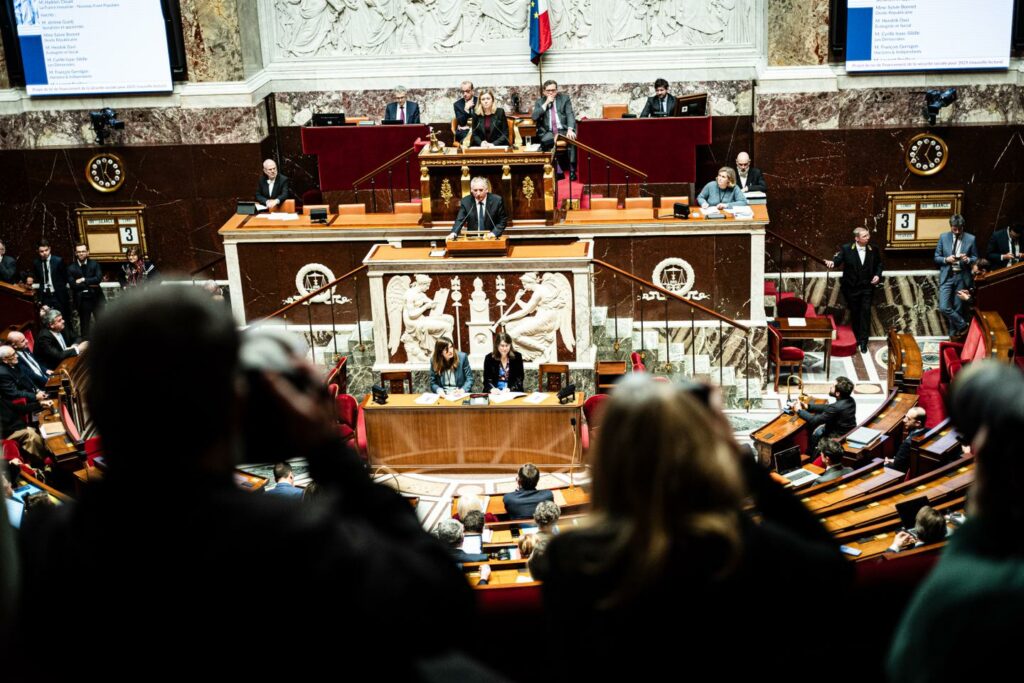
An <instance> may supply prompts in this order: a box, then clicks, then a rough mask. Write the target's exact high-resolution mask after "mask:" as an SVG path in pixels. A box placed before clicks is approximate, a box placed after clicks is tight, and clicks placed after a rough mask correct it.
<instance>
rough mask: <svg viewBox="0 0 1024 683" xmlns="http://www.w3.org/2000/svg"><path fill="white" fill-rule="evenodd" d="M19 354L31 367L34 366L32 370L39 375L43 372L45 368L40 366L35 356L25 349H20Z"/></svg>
mask: <svg viewBox="0 0 1024 683" xmlns="http://www.w3.org/2000/svg"><path fill="white" fill-rule="evenodd" d="M18 356H20V357H21V360H23V361H24V362H25V363H26V364H27V365H28V366H29V367H30V368H32V371H33V372H35V373H36V374H37V375H42V374H43V369H42V368H41V367H39V363H37V362H36V359H35V358H33V357H32V356H30V355H29V354H27V353H25V352H24V351H18Z"/></svg>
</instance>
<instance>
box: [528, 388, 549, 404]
mask: <svg viewBox="0 0 1024 683" xmlns="http://www.w3.org/2000/svg"><path fill="white" fill-rule="evenodd" d="M546 400H548V394H546V393H544V392H543V391H535V392H533V393H532V394H530V395H529V396H527V397H526V398H525V399H523V401H524V402H526V403H543V402H544V401H546Z"/></svg>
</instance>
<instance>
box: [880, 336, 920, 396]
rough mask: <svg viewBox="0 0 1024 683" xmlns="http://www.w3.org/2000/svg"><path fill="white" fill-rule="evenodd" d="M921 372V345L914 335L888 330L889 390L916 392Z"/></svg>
mask: <svg viewBox="0 0 1024 683" xmlns="http://www.w3.org/2000/svg"><path fill="white" fill-rule="evenodd" d="M923 374H924V363H923V361H922V360H921V347H920V346H918V345H917V340H916V339H914V336H913V335H911V334H904V333H898V332H896V330H894V329H893V330H889V364H888V376H889V391H895V390H896V389H899V390H900V391H903V392H908V393H912V394H916V393H917V387H918V386H920V384H921V376H922V375H923Z"/></svg>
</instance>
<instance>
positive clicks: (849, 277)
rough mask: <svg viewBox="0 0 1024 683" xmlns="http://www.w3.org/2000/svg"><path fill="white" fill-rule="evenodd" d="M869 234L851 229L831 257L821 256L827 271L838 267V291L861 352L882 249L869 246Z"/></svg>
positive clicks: (868, 332) (865, 344) (879, 275)
mask: <svg viewBox="0 0 1024 683" xmlns="http://www.w3.org/2000/svg"><path fill="white" fill-rule="evenodd" d="M870 241H871V233H870V232H869V231H868V230H867V229H865V228H854V230H853V241H852V242H850V243H849V244H844V245H843V246H842V247H840V248H839V251H837V252H836V254H835V256H833V257H832V258H831V259H825V267H826V268H828V269H829V270H832V269H834V268H838V267H840V266H842V268H843V277H842V279H840V280H839V291H840V292H841V293H842V295H843V299H845V300H846V308H847V309H849V311H850V326H851V327H852V328H853V334H854V336H855V337H856V338H857V344H858V346H859V347H860V352H861V353H867V350H868V337H869V336H871V300H872V299H873V298H874V296H875V287H876V286H877V285H878V283H879V282H881V280H882V268H883V266H882V252H881V250H880V249H876V248H875V247H872V246H871V245H870V244H868V242H870Z"/></svg>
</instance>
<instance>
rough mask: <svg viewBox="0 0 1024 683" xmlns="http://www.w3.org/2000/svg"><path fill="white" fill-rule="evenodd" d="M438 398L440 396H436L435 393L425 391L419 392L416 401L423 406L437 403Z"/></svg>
mask: <svg viewBox="0 0 1024 683" xmlns="http://www.w3.org/2000/svg"><path fill="white" fill-rule="evenodd" d="M439 398H441V397H440V396H438V395H437V394H431V393H429V392H427V393H425V394H420V395H419V398H417V399H416V403H419V404H420V405H423V406H430V405H433V404H435V403H437V399H439Z"/></svg>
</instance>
